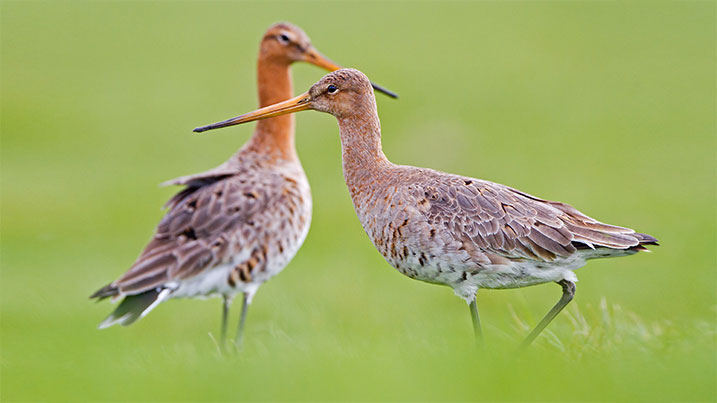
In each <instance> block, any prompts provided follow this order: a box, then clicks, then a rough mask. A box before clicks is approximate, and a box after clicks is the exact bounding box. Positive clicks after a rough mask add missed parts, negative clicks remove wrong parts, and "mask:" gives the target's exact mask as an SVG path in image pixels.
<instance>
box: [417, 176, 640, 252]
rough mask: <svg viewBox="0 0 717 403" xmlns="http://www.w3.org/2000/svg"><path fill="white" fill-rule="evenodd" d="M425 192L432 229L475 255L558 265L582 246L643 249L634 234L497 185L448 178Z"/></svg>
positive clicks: (443, 177) (428, 187)
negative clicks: (445, 233) (445, 231)
mask: <svg viewBox="0 0 717 403" xmlns="http://www.w3.org/2000/svg"><path fill="white" fill-rule="evenodd" d="M429 183H431V182H429ZM422 190H423V193H424V194H423V197H424V198H425V199H426V200H428V202H429V203H430V208H429V210H428V212H427V213H426V215H427V218H428V219H429V221H430V222H431V223H432V225H440V226H443V227H445V228H448V229H449V230H450V231H451V232H452V233H453V234H454V236H456V237H457V238H458V240H460V241H462V242H463V243H464V246H465V249H466V250H469V251H470V250H473V249H477V250H479V251H481V252H482V253H493V254H498V255H500V256H504V257H509V258H528V259H536V260H542V261H552V260H554V259H555V258H556V257H557V256H561V257H566V256H569V255H571V254H573V253H575V251H576V244H577V243H583V244H585V245H587V246H588V247H591V248H592V247H593V245H596V246H603V247H609V248H617V249H626V248H629V247H632V246H635V245H638V244H639V240H638V237H636V236H635V234H634V231H633V230H631V229H628V228H622V227H616V226H612V225H608V224H603V223H601V222H598V221H596V220H594V219H592V218H590V217H588V216H586V215H584V214H582V213H580V212H579V211H578V210H576V209H574V208H573V207H571V206H569V205H567V204H563V203H559V202H552V201H547V200H543V199H539V198H537V197H534V196H531V195H529V194H527V193H523V192H520V191H518V190H515V189H512V188H510V187H507V186H504V185H500V184H497V183H492V182H488V181H482V180H477V179H472V178H466V177H459V176H450V177H446V176H442V177H441V178H439V179H438V180H436V181H433V182H432V183H431V184H429V185H426V186H425V187H424V188H423V189H422Z"/></svg>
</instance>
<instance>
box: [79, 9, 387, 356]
mask: <svg viewBox="0 0 717 403" xmlns="http://www.w3.org/2000/svg"><path fill="white" fill-rule="evenodd" d="M294 62H308V63H311V64H314V65H316V66H319V67H322V68H324V69H327V70H329V71H333V70H337V69H339V68H340V67H339V66H337V65H336V64H335V63H333V62H332V61H330V60H329V59H327V58H326V57H324V56H323V55H322V54H320V53H319V52H318V51H317V50H316V49H315V48H314V47H313V46H312V45H311V42H310V41H309V38H308V36H307V35H306V34H305V33H304V32H303V31H302V30H301V29H300V28H298V27H296V26H294V25H291V24H288V23H279V24H275V25H273V26H271V27H270V28H269V29H268V30H267V31H266V33H265V34H264V36H263V38H262V40H261V45H260V50H259V61H258V65H257V74H258V78H257V81H258V90H259V103H260V106H266V105H271V104H273V103H276V102H279V101H283V100H286V99H288V98H290V97H291V96H292V95H293V93H292V91H293V90H292V84H291V75H290V70H289V67H290V65H291V64H292V63H294ZM376 89H377V90H379V91H382V92H385V93H386V94H388V95H390V96H392V97H394V98H395V97H396V95H395V94H393V93H391V92H390V91H388V90H385V89H383V88H381V87H378V86H376ZM165 184H167V185H181V186H184V189H183V190H181V191H180V192H179V193H177V194H176V195H175V196H174V197H172V198H171V199H170V200H169V201H168V202H167V204H166V207H167V209H168V211H167V213H166V214H165V216H164V218H162V220H161V221H160V223H159V225H158V226H157V229H156V233H155V234H154V237H153V238H152V240H151V242H150V243H149V244H148V245H147V246H146V247H145V249H144V251H143V252H142V254H141V255H140V256H139V258H137V260H136V261H135V263H134V264H133V265H132V267H130V269H129V270H128V271H127V272H126V273H125V274H124V275H123V276H122V277H120V278H119V279H118V280H116V281H113V282H112V283H110V284H108V285H107V286H105V287H103V288H101V289H100V290H98V291H97V292H95V293H94V294H92V296H91V298H98V299H100V300H101V299H104V298H107V297H112V298H119V297H124V300H123V301H122V303H121V304H120V305H119V306H118V307H117V309H116V310H115V311H114V312H112V314H110V315H109V317H107V319H105V320H104V321H103V322H102V323H101V324H100V326H99V327H100V328H106V327H108V326H112V325H114V324H121V325H129V324H131V323H133V322H134V321H136V320H137V319H139V318H142V317H144V316H145V315H146V314H147V313H149V312H150V311H151V310H152V309H153V308H154V307H155V306H157V304H159V303H161V302H163V301H165V300H167V299H169V298H182V297H206V296H213V295H216V296H221V297H223V299H224V305H223V309H222V330H221V338H222V346H224V344H225V339H226V330H227V319H228V314H229V307H230V304H231V301H232V297H233V296H234V295H235V294H237V293H240V292H241V293H243V296H244V298H243V299H244V301H243V306H242V311H241V316H240V319H239V325H238V329H237V335H236V343H237V344H240V343H241V338H242V334H243V326H244V321H245V319H246V314H247V309H248V307H249V305H250V304H251V301H252V297H253V296H254V293H255V292H256V290H257V288H258V287H259V286H260V285H261V284H262V283H264V282H265V281H267V280H268V279H269V278H271V277H272V276H274V275H276V274H278V273H279V272H280V271H281V270H282V269H283V268H284V267H285V266H286V265H287V264H288V263H289V261H290V260H291V259H292V258H293V256H294V254H296V252H297V251H298V249H299V247H300V246H301V244H302V243H303V241H304V238H306V234H307V233H308V231H309V223H310V221H311V193H310V190H309V183H308V181H307V179H306V175H305V174H304V170H303V168H302V167H301V163H300V161H299V158H298V156H297V154H296V149H295V146H294V118H293V116H281V117H277V118H274V119H269V120H264V121H262V122H260V123H259V124H258V125H257V127H256V129H255V131H254V135H253V136H252V137H251V139H250V140H249V141H248V142H247V143H246V144H245V145H244V146H243V147H242V148H241V149H239V151H237V152H236V153H235V154H234V155H233V156H232V157H231V158H229V160H228V161H226V162H225V163H223V164H222V165H220V166H218V167H216V168H214V169H211V170H209V171H206V172H203V173H200V174H196V175H190V176H184V177H181V178H178V179H174V180H171V181H169V182H166V183H165Z"/></svg>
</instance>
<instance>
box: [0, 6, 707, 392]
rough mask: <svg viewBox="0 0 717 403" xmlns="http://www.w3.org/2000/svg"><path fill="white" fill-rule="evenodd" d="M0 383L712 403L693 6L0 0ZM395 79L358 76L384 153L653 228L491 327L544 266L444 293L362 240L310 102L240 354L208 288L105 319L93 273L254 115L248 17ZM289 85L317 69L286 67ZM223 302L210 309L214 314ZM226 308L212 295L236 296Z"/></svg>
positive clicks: (128, 252)
mask: <svg viewBox="0 0 717 403" xmlns="http://www.w3.org/2000/svg"><path fill="white" fill-rule="evenodd" d="M0 7H1V9H0V14H1V17H0V18H1V20H0V24H1V30H2V32H1V39H0V43H1V46H2V53H1V57H2V65H1V78H2V83H1V85H2V88H1V92H2V116H1V118H2V121H1V122H2V143H1V145H2V167H1V168H2V220H1V223H2V224H1V225H2V233H1V236H2V251H1V259H2V262H1V263H2V266H1V291H2V296H1V298H2V316H1V317H0V320H1V326H2V333H1V342H2V346H1V347H2V350H1V365H2V366H1V370H2V372H1V383H0V387H1V388H0V393H1V394H0V398H1V400H3V401H20V400H45V401H47V400H100V401H113V400H114V401H125V400H143V401H152V400H631V401H634V400H643V401H656V400H680V401H694V400H705V401H713V400H715V398H716V393H715V390H716V388H717V385H716V384H715V383H716V381H715V379H716V378H717V374H716V369H715V366H716V364H715V360H716V358H715V357H716V355H717V349H716V348H715V318H716V315H717V311H716V307H717V301H716V299H715V298H716V294H715V287H716V284H717V282H716V281H717V278H716V271H715V267H716V257H715V245H716V244H717V240H716V239H715V238H716V237H715V233H716V230H715V225H716V222H717V220H716V219H717V218H716V216H715V212H716V211H715V206H716V205H717V200H716V197H715V196H716V191H715V189H716V186H715V172H716V168H717V166H716V164H715V153H716V151H715V150H716V144H715V25H716V24H715V3H714V2H711V1H674V2H644V3H640V2H622V1H615V2H600V1H595V2H591V1H587V2H582V1H581V2H552V1H551V2H532V1H529V2H522V1H516V2H507V3H502V2H493V1H487V2H454V3H439V2H416V3H414V2H391V3H380V2H370V3H358V2H357V3H347V2H341V3H339V2H330V3H320V2H291V3H281V2H266V3H252V2H209V3H208V2H147V3H145V2H79V3H72V2H62V3H59V4H58V3H54V2H39V1H38V2H13V1H3V2H2V3H1V6H0ZM281 20H288V21H291V22H294V23H296V24H298V25H299V26H301V27H303V28H304V29H305V31H306V32H307V33H308V34H309V36H310V37H311V38H312V40H313V43H314V44H315V45H316V46H317V48H318V49H319V50H320V51H322V52H323V53H325V54H326V55H327V56H329V57H331V58H333V59H334V60H336V61H338V62H340V63H342V64H343V65H345V66H347V67H349V66H350V67H356V68H358V69H360V70H362V71H364V72H365V73H366V74H368V75H369V76H370V77H371V78H372V79H373V80H375V81H376V82H378V83H381V84H383V85H385V86H387V87H388V88H390V89H392V90H394V91H397V92H398V93H400V95H401V99H399V100H398V101H394V100H391V99H388V98H386V97H384V96H380V95H379V96H378V97H377V98H378V104H379V111H380V115H381V119H382V125H383V142H384V151H385V152H386V154H387V155H388V157H389V158H390V159H392V160H393V161H394V162H396V163H402V164H412V165H419V166H429V167H432V168H436V169H440V170H444V171H449V172H454V173H461V174H464V175H469V176H473V177H479V178H484V179H488V180H492V181H496V182H500V183H506V184H509V185H511V186H514V187H517V188H518V189H521V190H524V191H527V192H530V193H533V194H535V195H538V196H542V197H546V198H549V199H554V200H560V201H565V202H568V203H571V204H573V205H574V206H576V207H578V208H579V209H580V210H582V211H583V212H585V213H587V214H589V215H591V216H593V217H596V218H598V219H600V220H603V221H605V222H608V223H613V224H619V225H624V226H629V227H632V228H635V229H637V230H639V231H642V232H646V233H649V234H652V235H654V236H656V237H657V238H659V239H660V241H661V244H662V246H660V247H656V248H653V250H654V253H650V254H647V253H644V254H640V255H639V256H633V257H629V258H622V259H613V260H602V261H593V262H591V263H590V264H588V265H587V266H586V267H585V268H583V269H581V270H579V271H578V273H577V274H578V276H579V278H580V283H579V284H578V291H577V296H576V299H575V301H574V303H573V304H572V306H570V307H569V309H567V310H566V312H565V313H564V314H561V315H560V316H559V317H558V318H557V319H556V320H555V321H554V322H553V324H551V326H550V328H549V331H548V332H546V333H545V334H544V335H543V336H542V337H541V338H539V339H538V340H537V342H536V344H535V346H534V347H533V348H532V349H531V350H530V351H528V352H527V353H526V354H524V355H523V356H520V357H516V356H515V355H513V351H512V350H513V348H514V347H515V346H516V345H517V343H518V342H519V341H520V340H521V339H522V337H523V336H524V335H525V334H527V331H528V330H527V327H532V326H533V325H534V324H535V323H537V321H538V320H539V319H540V317H541V316H542V315H543V314H544V313H545V312H546V311H547V310H548V309H549V308H550V307H551V306H552V305H553V304H554V303H555V302H556V301H557V299H558V298H559V295H560V289H559V287H558V286H556V285H552V284H548V285H543V286H538V287H532V288H526V289H520V290H508V291H490V290H486V291H481V292H479V297H478V301H479V308H480V310H481V315H482V320H483V324H484V330H485V332H486V337H487V348H486V350H485V351H476V350H475V349H474V348H473V345H472V330H471V324H470V319H469V315H468V309H467V307H466V306H465V303H464V302H463V301H461V300H459V299H458V298H456V297H455V296H454V295H453V292H452V291H451V290H450V289H448V288H444V287H437V286H432V285H428V284H424V283H420V282H417V281H411V280H409V279H408V278H405V277H403V276H402V275H400V274H399V273H398V272H396V271H395V270H394V269H392V268H391V267H390V266H389V265H388V264H387V263H386V262H385V261H384V260H383V258H382V257H381V256H380V255H379V254H378V253H377V252H376V251H375V250H374V249H373V246H372V245H371V243H370V242H369V240H368V238H367V237H366V235H365V234H364V232H363V230H362V229H361V226H360V224H359V222H358V220H357V219H356V217H355V214H354V211H353V208H352V205H351V202H350V199H349V197H348V192H347V190H346V188H345V185H344V183H343V178H342V174H341V161H340V158H341V156H340V145H339V137H338V130H337V125H336V123H335V120H334V119H333V118H332V117H331V116H328V115H324V114H319V113H306V112H305V113H302V114H300V115H299V116H298V117H297V147H298V150H299V154H300V156H301V158H302V162H303V164H304V168H305V170H306V173H307V175H308V177H309V180H310V181H311V185H312V193H313V197H314V219H313V227H312V229H311V232H310V233H309V236H308V238H307V240H306V242H305V244H304V246H303V248H302V249H301V251H300V252H299V253H298V255H297V256H296V258H295V259H294V261H293V262H292V263H291V264H290V265H289V266H288V267H287V268H286V270H285V271H284V272H283V273H282V274H281V275H279V276H277V277H276V278H274V279H273V280H272V281H270V282H269V283H267V284H265V285H264V286H263V287H262V288H261V289H260V291H259V293H258V294H257V296H256V298H255V300H254V304H253V306H252V308H251V310H250V312H249V318H248V322H247V334H246V345H245V350H244V352H243V353H242V354H241V355H240V356H239V357H236V356H234V357H224V358H222V357H220V356H219V355H218V354H217V351H216V348H215V344H214V343H213V341H212V338H211V337H210V336H209V335H208V333H212V334H214V335H216V334H217V333H218V327H219V318H220V301H219V300H218V299H213V300H206V301H198V300H175V301H170V302H169V303H166V304H163V305H162V306H160V307H158V308H157V309H156V310H155V311H153V312H152V314H151V315H149V316H148V317H147V318H145V319H143V320H141V321H140V322H138V323H137V324H135V325H133V326H132V327H129V328H120V327H115V328H112V329H108V330H105V331H99V330H97V329H96V326H97V324H98V323H99V321H100V320H101V319H103V318H104V317H105V315H107V314H108V313H109V312H110V311H111V309H112V308H113V306H112V305H111V304H109V303H106V302H105V303H101V304H94V303H92V302H90V301H89V300H88V298H87V297H88V296H89V294H90V293H91V292H93V291H95V289H97V288H98V287H100V286H102V285H104V284H106V283H107V282H109V281H111V280H113V279H115V278H117V277H118V276H119V275H120V274H121V273H123V272H124V271H125V270H126V269H127V268H128V267H129V265H130V264H131V263H132V262H133V261H134V258H135V257H136V256H137V254H138V253H139V251H140V249H141V248H142V247H143V246H144V244H145V242H146V241H147V240H148V239H149V238H150V236H151V234H152V231H153V228H154V225H155V224H156V223H157V222H158V220H159V219H160V217H161V216H162V211H161V210H160V206H162V204H163V203H164V201H165V200H166V199H168V198H169V197H170V196H171V195H172V194H173V192H175V191H176V189H171V188H158V187H157V184H158V183H160V182H162V181H164V180H167V179H170V178H173V177H177V176H181V175H185V174H190V173H194V172H199V171H203V170H205V169H208V168H211V167H214V166H216V165H218V164H220V163H221V162H223V161H224V160H225V159H226V158H227V157H229V155H231V154H232V153H233V152H234V151H235V150H236V149H237V148H238V147H239V146H241V145H242V144H243V143H244V141H246V140H247V139H248V137H249V136H250V134H251V131H252V125H247V126H241V127H236V128H232V129H227V130H222V131H220V132H216V133H212V134H211V135H196V134H192V133H191V129H192V128H194V127H196V126H198V125H200V124H206V123H211V122H215V121H217V120H220V119H224V118H228V117H231V116H235V115H237V114H239V113H242V112H246V111H249V110H251V109H253V108H254V107H255V106H256V103H257V101H256V84H255V63H256V53H257V46H258V42H259V39H260V38H261V36H262V33H263V32H264V30H265V29H266V28H267V27H268V26H269V25H270V24H271V23H273V22H276V21H281ZM293 71H294V77H295V80H294V84H295V93H299V92H301V91H304V90H305V89H307V88H308V87H309V86H310V85H311V84H312V83H313V82H315V81H316V80H318V79H319V78H320V77H321V76H322V75H323V74H324V73H323V72H322V71H320V70H318V69H317V68H315V67H313V66H309V65H296V66H295V67H294V70H293ZM238 308H239V302H236V303H235V306H234V312H233V315H238V311H239V309H238ZM233 319H234V320H233V322H232V327H233V326H234V325H235V321H236V316H234V317H233Z"/></svg>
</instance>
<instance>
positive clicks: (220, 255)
mask: <svg viewBox="0 0 717 403" xmlns="http://www.w3.org/2000/svg"><path fill="white" fill-rule="evenodd" d="M284 181H285V178H284V177H283V176H281V175H279V174H276V173H269V172H257V171H245V172H239V173H235V174H234V175H220V176H215V177H213V178H211V177H203V178H201V179H198V180H192V181H188V182H187V187H186V188H185V189H184V190H182V191H180V192H179V193H177V194H176V195H175V196H174V197H173V198H172V199H170V201H169V202H168V203H167V206H168V208H169V210H168V211H167V213H166V214H165V216H164V217H163V218H162V220H161V221H160V223H159V225H158V226H157V229H156V232H155V235H154V237H153V239H152V241H151V242H150V243H149V244H148V245H147V247H146V248H145V249H144V251H143V252H142V254H141V255H140V256H139V258H138V259H137V261H136V262H135V263H134V264H133V265H132V267H131V268H130V269H129V270H128V271H127V272H126V273H125V274H124V275H123V276H122V277H121V278H120V279H118V280H117V281H115V282H114V283H112V284H111V286H114V287H115V288H117V289H118V291H119V292H121V293H123V294H137V293H141V292H143V291H146V290H148V289H152V288H154V287H157V286H159V285H162V284H164V283H166V282H168V281H172V280H181V279H185V278H189V277H192V276H195V275H197V274H199V273H200V272H202V271H203V270H205V269H207V268H210V267H214V266H215V265H218V264H221V263H225V262H227V261H229V260H230V259H231V257H232V256H233V255H234V254H235V253H237V249H238V248H239V247H241V245H240V244H241V240H242V239H249V238H251V235H252V234H253V233H254V232H255V231H256V229H255V226H256V221H257V219H258V218H259V217H257V216H259V215H261V214H262V213H263V212H264V211H266V210H267V206H269V205H271V204H272V203H273V202H275V201H276V200H277V199H278V198H279V197H280V195H281V192H282V189H283V186H282V185H283V182H284Z"/></svg>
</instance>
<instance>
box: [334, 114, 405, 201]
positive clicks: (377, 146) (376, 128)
mask: <svg viewBox="0 0 717 403" xmlns="http://www.w3.org/2000/svg"><path fill="white" fill-rule="evenodd" d="M363 112H364V113H360V112H359V113H357V114H355V115H351V116H346V117H339V118H338V121H339V131H340V133H341V149H342V154H343V156H342V160H343V171H344V179H345V180H346V185H347V186H348V187H349V191H350V192H351V197H352V198H354V197H355V196H357V195H358V194H360V193H361V192H363V191H365V190H366V188H367V187H371V186H375V185H376V182H379V181H380V180H381V177H383V176H384V175H382V174H381V173H380V171H383V170H385V169H387V168H389V167H390V166H391V165H392V164H391V162H390V161H389V160H388V159H387V158H386V155H385V154H384V153H383V149H382V147H381V122H380V121H379V119H378V113H377V112H376V104H375V103H373V104H371V105H367V109H366V110H365V111H363Z"/></svg>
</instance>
